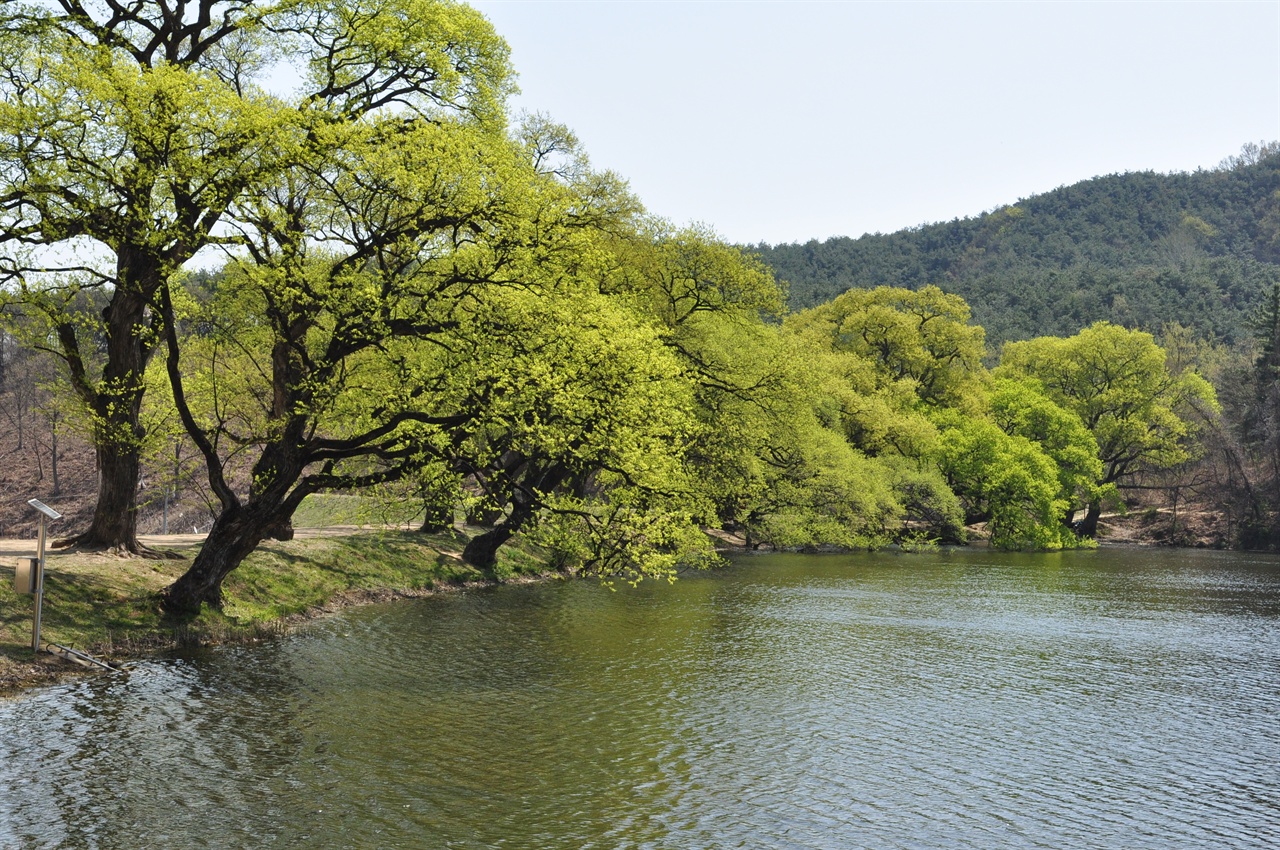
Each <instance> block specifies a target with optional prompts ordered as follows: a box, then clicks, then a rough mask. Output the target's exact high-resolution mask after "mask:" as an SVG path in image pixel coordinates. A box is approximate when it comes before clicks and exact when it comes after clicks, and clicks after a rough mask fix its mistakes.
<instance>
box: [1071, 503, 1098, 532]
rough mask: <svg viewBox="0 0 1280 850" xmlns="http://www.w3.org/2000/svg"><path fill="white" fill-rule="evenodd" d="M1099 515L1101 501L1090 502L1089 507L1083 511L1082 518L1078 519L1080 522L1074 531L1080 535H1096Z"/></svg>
mask: <svg viewBox="0 0 1280 850" xmlns="http://www.w3.org/2000/svg"><path fill="white" fill-rule="evenodd" d="M1100 516H1102V503H1101V502H1092V503H1090V505H1089V509H1088V510H1086V511H1085V513H1084V519H1082V520H1080V524H1079V525H1078V526H1077V527H1076V533H1077V534H1079V535H1080V536H1081V537H1097V536H1098V517H1100Z"/></svg>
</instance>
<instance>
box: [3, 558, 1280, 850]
mask: <svg viewBox="0 0 1280 850" xmlns="http://www.w3.org/2000/svg"><path fill="white" fill-rule="evenodd" d="M1277 716H1280V560H1277V559H1274V558H1260V557H1255V556H1250V557H1243V558H1242V557H1239V556H1230V555H1225V554H1222V553H1169V552H1135V551H1121V550H1117V551H1105V550H1104V551H1099V552H1092V553H1071V554H1062V555H1044V556H1014V555H1010V556H1003V555H993V554H991V553H983V552H943V553H938V554H936V555H926V556H910V557H905V556H887V555H862V556H857V557H853V556H839V557H837V556H810V557H801V556H767V557H760V558H752V559H748V560H746V561H745V562H744V563H742V564H739V565H738V566H737V567H735V568H734V569H733V570H729V571H725V572H720V573H715V574H710V575H700V576H691V577H688V578H686V579H684V580H682V581H680V582H678V583H677V584H676V585H674V586H671V587H667V586H661V587H658V586H652V587H646V586H641V587H640V588H636V589H623V590H620V591H619V592H616V593H611V592H609V591H608V590H606V589H603V588H601V587H598V586H596V585H594V584H591V583H587V582H565V583H551V584H547V585H542V586H526V587H510V588H502V589H498V590H494V591H486V592H479V593H472V594H461V595H450V596H443V597H439V598H434V599H427V600H421V601H419V602H414V603H397V604H394V605H388V606H373V607H369V608H365V609H359V610H354V611H351V612H347V613H346V614H344V615H342V616H340V617H335V618H332V619H328V620H325V621H323V622H320V623H317V624H315V625H314V626H313V627H312V628H310V629H308V630H307V631H306V632H305V633H303V634H300V635H296V636H293V637H291V638H288V639H284V640H280V641H277V642H273V643H269V644H266V645H262V646H257V647H247V648H233V649H221V650H211V651H205V652H202V653H197V654H194V655H189V656H184V657H175V658H172V659H158V660H155V661H149V662H146V663H143V664H139V665H137V666H136V667H135V668H134V670H133V672H132V673H131V675H130V676H129V677H128V678H127V679H119V680H108V679H99V680H92V681H82V682H78V683H74V684H70V685H68V686H65V687H59V688H53V689H49V690H46V691H42V692H40V693H38V694H34V695H31V696H28V697H25V698H23V699H21V700H17V701H14V702H10V703H5V704H0V730H4V734H3V736H0V782H2V783H3V787H4V788H5V789H6V790H5V792H4V793H3V794H0V848H10V847H13V848H28V847H31V848H45V847H48V848H55V847H56V848H62V847H74V848H80V847H84V848H117V847H118V848H125V847H141V846H152V847H166V846H168V847H230V846H235V847H317V846H324V847H352V848H363V847H422V848H436V847H442V848H494V847H511V848H559V847H564V848H646V849H647V850H648V849H651V850H658V848H735V847H737V848H832V850H835V848H853V847H862V848H983V850H987V848H1135V849H1136V850H1142V848H1183V847H1185V848H1273V847H1277V846H1280V767H1278V766H1280V724H1277V723H1276V718H1277Z"/></svg>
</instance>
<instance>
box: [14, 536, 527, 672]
mask: <svg viewBox="0 0 1280 850" xmlns="http://www.w3.org/2000/svg"><path fill="white" fill-rule="evenodd" d="M465 544H466V538H465V537H463V536H462V535H422V534H417V533H413V532H403V531H366V532H359V533H355V534H351V535H344V536H327V537H315V538H309V539H300V540H293V541H289V542H287V543H282V542H272V543H266V544H263V545H262V546H260V547H259V548H258V550H257V551H256V552H254V553H253V554H252V555H251V556H250V557H249V558H248V559H247V560H246V561H245V563H244V564H243V565H241V567H240V568H239V569H238V570H236V571H235V572H234V573H232V574H231V576H229V577H228V579H227V581H226V583H225V584H224V586H223V593H224V598H225V605H224V607H223V610H222V611H220V612H219V611H209V610H206V611H204V612H202V613H201V615H200V616H199V617H198V618H197V619H195V620H194V621H192V622H190V623H185V624H182V625H174V624H172V623H170V622H167V621H166V620H165V619H164V618H163V617H161V615H160V612H159V609H158V608H157V605H156V600H155V596H156V594H157V593H158V592H159V591H160V590H161V589H162V588H163V587H165V586H166V585H168V584H169V583H170V582H172V581H173V580H174V579H175V578H177V577H178V576H179V575H180V574H181V573H182V572H183V571H184V570H185V569H186V568H187V566H188V565H189V564H190V558H191V557H192V556H194V554H195V552H196V549H197V548H198V547H196V546H187V547H186V548H182V547H166V548H170V549H171V550H172V551H176V552H179V553H180V554H182V555H184V559H183V560H165V561H152V560H143V559H140V558H115V557H109V556H104V555H91V554H83V553H73V554H51V555H50V556H49V557H48V563H47V570H46V574H45V601H44V607H43V618H42V625H41V643H42V644H45V643H49V642H54V643H59V644H63V645H65V646H74V647H76V648H78V649H85V650H88V651H89V652H91V653H93V654H95V655H98V656H103V657H107V658H117V659H118V658H121V657H125V656H130V655H136V654H138V653H140V652H144V651H149V650H155V649H164V648H169V647H174V646H180V645H183V644H190V643H196V642H211V641H213V642H217V641H226V640H240V639H247V638H254V637H259V636H263V635H267V634H275V633H280V632H281V631H284V630H286V629H287V628H288V627H289V626H290V624H291V623H293V622H296V621H298V620H299V619H301V618H303V617H306V616H308V615H309V614H312V613H314V612H316V611H319V610H324V609H326V608H332V607H337V606H340V605H342V604H347V603H349V602H351V601H360V600H362V599H379V598H393V597H395V596H412V595H421V594H424V593H428V592H431V591H433V590H434V589H439V588H450V587H457V586H460V585H465V584H467V583H469V582H475V581H480V580H481V579H482V578H483V576H481V574H480V573H479V572H478V571H476V570H475V569H474V568H472V567H470V566H468V565H466V564H464V563H463V562H462V560H461V558H460V557H459V556H460V553H461V551H462V547H463V546H464V545H465ZM500 558H501V561H500V564H499V574H500V575H502V576H503V577H515V576H519V575H529V574H537V573H540V572H542V571H543V569H544V567H543V564H542V562H541V561H540V560H539V558H538V557H537V554H536V553H532V552H528V551H524V550H521V549H520V548H517V547H504V548H503V550H502V551H501V552H500ZM13 572H14V569H13V565H12V563H11V562H6V563H3V565H0V693H3V692H6V691H13V690H15V689H18V688H22V687H26V686H30V685H33V684H40V683H42V682H47V681H52V680H54V679H56V678H58V677H59V676H60V675H63V674H65V673H66V672H68V671H75V670H77V669H78V668H74V667H73V666H72V665H70V664H68V663H66V662H64V661H61V660H59V659H55V658H52V657H50V656H48V655H44V654H42V655H40V656H36V657H34V658H33V656H32V652H31V620H32V613H33V610H34V602H33V598H32V597H30V596H18V595H16V594H15V593H14V592H13Z"/></svg>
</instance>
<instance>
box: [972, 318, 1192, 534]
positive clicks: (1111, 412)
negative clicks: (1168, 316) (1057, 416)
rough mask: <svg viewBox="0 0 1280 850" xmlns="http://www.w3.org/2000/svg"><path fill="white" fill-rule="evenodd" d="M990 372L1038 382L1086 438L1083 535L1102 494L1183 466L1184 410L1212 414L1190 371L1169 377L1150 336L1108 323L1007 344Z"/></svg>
mask: <svg viewBox="0 0 1280 850" xmlns="http://www.w3.org/2000/svg"><path fill="white" fill-rule="evenodd" d="M995 374H996V376H998V377H1013V378H1027V377H1029V378H1034V379H1035V380H1037V381H1039V383H1040V386H1042V387H1043V388H1044V391H1045V393H1046V394H1047V395H1048V396H1049V398H1051V399H1052V400H1053V401H1054V402H1055V403H1056V404H1058V405H1059V406H1061V407H1063V408H1065V409H1066V410H1069V411H1071V412H1073V413H1074V414H1075V415H1076V416H1078V417H1079V418H1080V421H1081V422H1083V423H1084V426H1085V427H1086V428H1088V429H1089V431H1090V432H1091V433H1092V434H1093V437H1094V439H1095V440H1096V441H1097V444H1098V456H1099V459H1100V460H1101V462H1102V472H1101V475H1099V477H1098V479H1097V482H1096V484H1097V487H1098V490H1097V491H1096V492H1095V495H1094V496H1093V498H1092V499H1091V500H1090V502H1089V505H1088V509H1087V512H1086V515H1085V518H1084V520H1083V522H1082V523H1081V526H1080V531H1081V533H1083V534H1086V535H1088V536H1093V535H1094V534H1095V533H1096V532H1097V523H1098V517H1099V516H1100V514H1101V511H1102V503H1101V498H1100V494H1101V492H1102V488H1105V487H1106V486H1107V485H1112V484H1114V485H1118V486H1120V487H1122V488H1123V482H1124V481H1125V480H1127V479H1128V478H1129V477H1131V476H1132V475H1134V474H1135V473H1137V472H1139V471H1140V470H1143V469H1159V468H1164V467H1168V466H1173V465H1175V464H1178V463H1181V462H1182V461H1184V460H1186V459H1187V458H1188V457H1189V456H1190V453H1191V452H1192V450H1193V447H1194V444H1195V443H1194V438H1195V433H1194V427H1193V423H1192V421H1191V420H1190V419H1189V418H1188V414H1189V412H1190V411H1191V410H1192V409H1193V408H1196V407H1199V408H1203V409H1206V410H1215V409H1216V408H1217V398H1216V394H1215V393H1214V390H1213V387H1212V386H1211V385H1210V384H1209V383H1208V382H1207V381H1205V380H1204V378H1202V377H1200V375H1199V374H1197V373H1196V372H1195V371H1193V370H1191V369H1185V370H1183V371H1181V372H1177V373H1174V372H1171V371H1170V370H1169V368H1168V366H1167V362H1166V356H1165V352H1164V350H1163V349H1162V348H1160V346H1158V345H1156V342H1155V340H1154V338H1153V337H1152V336H1151V334H1148V333H1145V332H1142V331H1136V330H1127V329H1125V328H1121V327H1118V326H1116V325H1113V324H1111V323H1109V322H1098V323H1096V324H1094V325H1092V326H1090V327H1088V328H1086V329H1085V330H1083V331H1081V332H1080V333H1078V334H1076V335H1075V336H1072V337H1069V338H1065V339H1063V338H1059V337H1039V338H1037V339H1032V340H1027V341H1025V342H1014V343H1008V344H1007V345H1006V346H1005V348H1004V352H1003V354H1002V356H1001V360H1000V366H999V367H998V368H997V369H996V371H995Z"/></svg>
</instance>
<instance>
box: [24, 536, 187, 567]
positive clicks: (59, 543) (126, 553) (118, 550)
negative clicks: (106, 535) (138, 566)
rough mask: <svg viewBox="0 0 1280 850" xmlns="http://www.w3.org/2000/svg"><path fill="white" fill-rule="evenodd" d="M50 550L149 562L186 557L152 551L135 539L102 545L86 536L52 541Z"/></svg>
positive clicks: (183, 558) (163, 550)
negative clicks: (139, 559)
mask: <svg viewBox="0 0 1280 850" xmlns="http://www.w3.org/2000/svg"><path fill="white" fill-rule="evenodd" d="M49 545H50V548H52V549H57V550H59V551H62V552H68V553H70V552H77V553H86V554H97V555H113V556H115V557H117V558H143V559H146V560H149V561H185V560H186V559H187V556H186V555H183V554H181V553H179V552H173V551H170V550H168V549H152V548H151V547H150V546H146V545H143V544H142V543H139V542H138V541H137V540H136V539H135V540H132V541H128V542H125V543H103V542H102V541H100V540H95V539H93V538H91V537H90V536H89V535H88V534H87V533H86V534H77V535H75V536H74V537H64V538H61V539H59V540H54V541H53V542H52V543H50V544H49Z"/></svg>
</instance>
